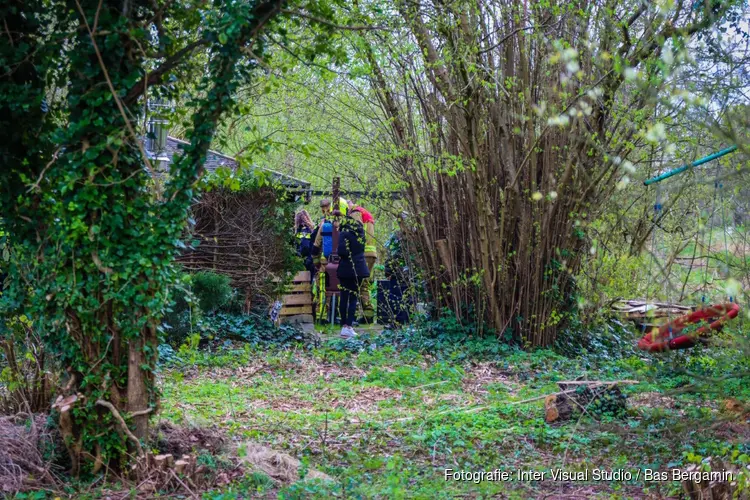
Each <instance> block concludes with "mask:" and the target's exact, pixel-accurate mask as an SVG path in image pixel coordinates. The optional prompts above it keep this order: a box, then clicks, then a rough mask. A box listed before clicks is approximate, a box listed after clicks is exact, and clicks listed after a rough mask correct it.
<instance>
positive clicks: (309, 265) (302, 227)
mask: <svg viewBox="0 0 750 500" xmlns="http://www.w3.org/2000/svg"><path fill="white" fill-rule="evenodd" d="M313 229H315V227H314V224H313V221H312V219H311V218H310V214H309V213H307V210H305V209H302V210H300V211H299V212H297V213H296V214H295V216H294V233H295V236H296V237H297V253H298V254H299V256H300V257H302V259H303V260H304V262H305V269H307V270H308V271H310V277H311V279H312V275H313V274H314V273H315V267H314V266H313V257H312V240H311V235H312V232H313Z"/></svg>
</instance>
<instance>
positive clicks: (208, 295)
mask: <svg viewBox="0 0 750 500" xmlns="http://www.w3.org/2000/svg"><path fill="white" fill-rule="evenodd" d="M191 283H192V291H193V294H195V296H196V298H197V299H198V304H199V306H200V309H201V311H203V312H205V313H207V314H211V313H213V312H216V311H217V310H218V309H219V308H220V307H223V306H225V305H226V304H227V303H229V301H230V299H231V298H232V293H233V290H232V287H231V285H230V279H229V276H224V275H223V274H217V273H212V272H210V271H201V272H198V273H195V274H194V275H193V276H192V279H191Z"/></svg>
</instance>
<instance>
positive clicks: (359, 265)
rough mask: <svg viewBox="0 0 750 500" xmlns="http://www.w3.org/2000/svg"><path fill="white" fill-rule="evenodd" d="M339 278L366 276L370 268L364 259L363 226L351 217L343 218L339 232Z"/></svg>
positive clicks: (337, 273)
mask: <svg viewBox="0 0 750 500" xmlns="http://www.w3.org/2000/svg"><path fill="white" fill-rule="evenodd" d="M338 254H339V259H340V260H339V267H338V270H337V271H336V275H337V276H338V277H339V278H367V277H369V276H370V269H369V268H368V267H367V262H366V261H365V228H364V226H363V225H362V223H361V222H358V221H356V220H354V219H352V218H351V217H347V218H346V219H344V221H343V223H342V224H341V232H340V233H339V247H338Z"/></svg>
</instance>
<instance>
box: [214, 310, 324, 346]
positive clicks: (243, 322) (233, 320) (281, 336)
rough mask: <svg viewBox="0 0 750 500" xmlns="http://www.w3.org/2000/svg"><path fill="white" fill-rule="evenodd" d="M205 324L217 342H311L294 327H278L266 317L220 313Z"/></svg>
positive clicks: (258, 343)
mask: <svg viewBox="0 0 750 500" xmlns="http://www.w3.org/2000/svg"><path fill="white" fill-rule="evenodd" d="M205 324H206V328H207V329H208V330H209V331H210V332H211V334H212V337H213V338H214V339H215V340H240V341H242V342H247V343H248V344H250V345H252V346H256V345H278V346H284V345H291V344H298V343H300V342H304V341H309V340H310V339H309V337H308V336H306V335H305V334H303V333H302V331H301V330H299V329H297V328H295V327H294V326H292V325H281V326H276V325H274V324H273V323H272V322H271V320H270V319H269V318H268V317H266V316H265V315H257V314H252V315H248V314H232V313H224V312H219V313H216V314H214V315H213V316H211V317H209V318H206V321H205Z"/></svg>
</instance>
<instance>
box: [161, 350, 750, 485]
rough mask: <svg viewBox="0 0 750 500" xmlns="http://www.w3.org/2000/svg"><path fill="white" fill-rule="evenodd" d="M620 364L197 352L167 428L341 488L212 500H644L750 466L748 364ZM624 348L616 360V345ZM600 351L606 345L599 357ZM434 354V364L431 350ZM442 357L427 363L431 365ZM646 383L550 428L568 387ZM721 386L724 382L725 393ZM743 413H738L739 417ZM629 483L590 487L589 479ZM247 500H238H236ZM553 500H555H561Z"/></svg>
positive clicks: (727, 356)
mask: <svg viewBox="0 0 750 500" xmlns="http://www.w3.org/2000/svg"><path fill="white" fill-rule="evenodd" d="M631 340H633V339H630V338H626V339H622V338H621V339H619V342H620V343H618V344H613V345H610V347H609V350H610V351H612V350H614V351H615V352H607V353H603V352H598V353H596V354H592V353H589V352H586V351H585V350H580V349H579V350H578V352H577V353H576V355H575V356H574V357H573V358H570V357H563V356H562V355H560V354H556V353H555V352H552V351H548V350H545V351H536V352H533V353H526V352H521V351H516V350H513V349H497V347H496V343H494V342H493V343H492V344H493V345H495V347H489V346H490V344H488V343H486V342H485V343H482V344H472V343H471V342H469V343H466V344H463V345H456V346H454V347H450V346H449V347H446V346H445V345H442V344H441V345H433V346H430V349H420V348H419V346H407V347H406V348H403V342H402V343H396V345H400V346H401V347H400V348H399V349H396V348H394V347H393V346H392V345H385V346H379V347H377V348H373V345H372V344H371V343H368V342H367V341H365V342H361V341H356V342H342V341H337V340H327V341H325V342H324V343H323V344H322V345H319V346H318V347H316V348H301V347H297V348H287V349H281V348H278V349H276V348H274V349H270V350H268V349H264V350H253V349H250V348H245V349H235V350H232V349H225V350H223V351H221V352H219V353H213V354H208V353H198V354H197V355H195V356H194V357H193V359H192V360H191V362H190V363H183V364H181V365H179V366H174V367H172V368H167V369H165V370H164V371H163V372H162V373H161V376H160V378H161V386H162V390H163V394H164V399H163V407H162V412H161V418H162V419H166V420H168V421H171V422H173V423H175V424H179V425H195V426H210V425H215V426H217V427H218V428H220V429H221V430H222V431H224V432H226V433H227V434H228V435H229V436H230V437H231V439H232V441H233V442H235V444H237V445H240V444H242V443H245V442H255V443H260V444H263V445H267V446H269V447H271V448H273V449H275V450H279V451H283V452H286V453H289V454H291V455H293V456H295V457H297V458H299V459H301V460H302V461H303V463H304V464H305V465H309V466H310V467H314V468H315V469H318V470H321V471H323V472H325V473H327V474H329V475H330V476H332V477H334V478H335V479H336V482H335V483H330V482H327V483H324V482H319V481H318V482H316V481H300V482H297V483H295V484H293V485H291V486H285V487H273V486H272V485H271V483H270V482H268V481H266V480H263V479H259V477H260V476H259V475H257V474H256V475H254V476H252V477H249V478H248V479H246V480H245V481H244V482H243V483H242V484H241V485H235V486H232V487H230V488H228V489H224V490H222V492H217V493H212V494H209V495H207V497H209V498H236V497H237V496H238V495H239V496H243V497H245V495H247V494H248V492H255V493H256V494H257V495H259V496H261V497H276V496H281V497H283V498H456V497H465V498H488V497H498V498H542V497H547V498H555V497H566V498H570V496H571V495H573V496H575V497H578V498H580V497H597V496H601V497H605V498H642V497H649V496H651V497H658V496H668V495H673V494H676V493H677V492H678V490H679V485H678V484H677V483H674V482H670V481H667V482H654V481H645V480H644V474H643V471H644V469H646V468H649V469H653V470H659V471H668V470H670V469H671V468H673V467H683V466H686V465H687V464H688V463H689V462H691V461H692V462H699V461H700V460H701V459H702V458H703V457H707V456H723V457H726V458H727V459H728V460H729V461H734V462H735V463H737V464H742V463H743V462H744V463H747V462H748V460H749V459H748V454H750V426H748V422H747V415H744V416H740V415H738V414H736V413H732V412H729V411H726V410H724V405H725V401H726V400H727V399H729V398H735V399H737V400H740V401H743V400H744V401H748V400H750V383H748V382H750V379H748V378H745V379H742V378H737V377H734V376H733V374H734V373H738V372H740V371H743V370H744V373H745V375H746V376H747V373H748V361H747V356H746V355H745V356H743V355H742V353H741V352H739V351H738V350H736V349H734V348H732V347H726V348H714V349H713V350H709V349H704V348H697V349H694V350H692V351H690V352H683V353H670V354H668V355H662V356H650V355H643V354H640V353H636V352H633V351H632V350H630V349H629V348H627V347H626V348H625V349H623V348H622V346H630V345H631ZM613 346H614V347H613ZM592 348H596V349H597V350H599V351H601V350H602V349H605V347H602V346H599V347H596V344H595V345H594V346H593V347H592ZM420 351H422V352H420ZM424 352H430V353H431V354H430V355H427V354H424ZM576 377H584V378H585V379H587V380H596V379H602V380H617V379H636V380H638V381H640V382H641V383H639V384H637V385H632V386H628V387H627V388H626V392H627V393H628V395H629V409H628V411H627V414H626V415H622V416H619V417H616V416H612V415H607V414H602V415H597V416H595V417H593V418H592V417H588V416H585V417H582V418H577V419H575V420H573V421H570V422H567V423H563V424H557V425H549V424H547V423H545V421H544V411H543V406H544V403H543V401H540V400H536V401H531V402H523V401H525V400H527V399H531V398H535V397H538V396H543V395H545V394H549V393H553V392H556V391H557V390H558V388H557V384H556V382H557V381H560V380H570V379H574V378H576ZM719 377H726V379H725V380H723V381H721V382H720V383H717V382H716V380H717V378H719ZM730 406H731V405H730ZM556 468H562V469H564V470H566V471H583V470H589V480H588V481H554V480H552V478H551V475H550V470H551V469H556ZM594 468H600V469H606V470H608V471H620V473H623V474H625V473H629V474H632V479H631V480H629V481H617V480H612V481H608V480H604V481H594V480H593V469H594ZM446 469H453V470H455V471H460V470H465V471H483V470H495V469H500V470H501V471H507V472H510V473H511V474H512V475H513V477H514V478H516V477H517V476H516V474H517V471H519V470H524V471H539V472H545V480H544V481H483V482H479V483H473V482H470V481H455V480H449V481H446V479H445V470H446ZM238 492H239V493H238ZM550 495H551V497H550Z"/></svg>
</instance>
